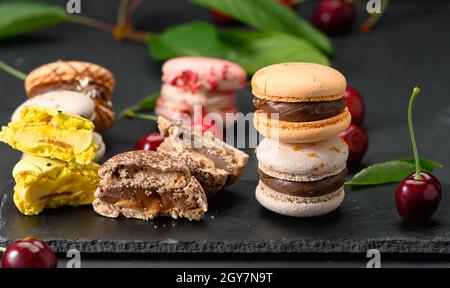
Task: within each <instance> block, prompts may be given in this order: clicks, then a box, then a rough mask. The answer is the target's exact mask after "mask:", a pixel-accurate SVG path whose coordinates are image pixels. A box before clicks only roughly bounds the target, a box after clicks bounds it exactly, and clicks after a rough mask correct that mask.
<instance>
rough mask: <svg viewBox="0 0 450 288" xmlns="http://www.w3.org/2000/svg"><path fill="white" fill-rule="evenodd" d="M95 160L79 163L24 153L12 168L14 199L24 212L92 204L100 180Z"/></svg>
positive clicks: (31, 213) (31, 212)
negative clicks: (88, 162)
mask: <svg viewBox="0 0 450 288" xmlns="http://www.w3.org/2000/svg"><path fill="white" fill-rule="evenodd" d="M99 168H100V166H99V165H98V164H95V163H92V164H89V165H79V164H76V163H73V162H70V163H67V162H64V161H60V160H55V159H48V158H43V157H37V156H32V155H25V156H24V157H23V158H22V159H21V160H20V161H19V162H18V163H17V164H16V165H15V166H14V169H13V177H14V180H15V182H16V185H15V186H14V203H15V204H16V207H17V208H18V209H19V211H20V212H21V213H23V214H25V215H37V214H39V213H41V212H42V210H44V208H57V207H59V206H63V205H69V206H78V205H85V204H91V203H92V201H93V200H94V192H95V189H97V186H98V183H99V177H98V174H97V172H98V169H99Z"/></svg>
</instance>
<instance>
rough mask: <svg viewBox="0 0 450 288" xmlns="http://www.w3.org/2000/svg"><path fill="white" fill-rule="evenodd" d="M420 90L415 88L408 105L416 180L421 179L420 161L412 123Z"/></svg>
mask: <svg viewBox="0 0 450 288" xmlns="http://www.w3.org/2000/svg"><path fill="white" fill-rule="evenodd" d="M419 93H420V88H419V87H414V89H413V92H412V94H411V98H410V99H409V105H408V128H409V135H410V136H411V145H412V148H413V152H414V159H415V162H416V177H415V179H416V180H420V179H421V175H420V159H419V152H417V145H416V139H415V137H414V128H413V123H412V108H413V104H414V99H416V96H417V95H419Z"/></svg>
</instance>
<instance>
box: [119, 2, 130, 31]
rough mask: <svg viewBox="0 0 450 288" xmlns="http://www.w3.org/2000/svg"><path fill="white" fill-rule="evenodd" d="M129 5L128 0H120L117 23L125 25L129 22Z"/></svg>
mask: <svg viewBox="0 0 450 288" xmlns="http://www.w3.org/2000/svg"><path fill="white" fill-rule="evenodd" d="M127 7H128V0H120V2H119V9H118V13H117V25H125V24H126V23H127Z"/></svg>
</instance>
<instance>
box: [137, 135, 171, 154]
mask: <svg viewBox="0 0 450 288" xmlns="http://www.w3.org/2000/svg"><path fill="white" fill-rule="evenodd" d="M163 141H164V137H163V136H162V135H161V134H159V133H156V132H153V133H150V134H148V135H145V136H142V137H141V138H139V140H138V141H137V142H136V145H135V146H134V150H152V151H156V149H157V148H158V147H159V145H161V143H162V142H163Z"/></svg>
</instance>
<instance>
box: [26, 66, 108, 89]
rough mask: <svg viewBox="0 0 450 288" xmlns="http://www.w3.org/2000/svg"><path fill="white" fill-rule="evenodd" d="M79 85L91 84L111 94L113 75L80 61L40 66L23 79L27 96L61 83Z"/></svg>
mask: <svg viewBox="0 0 450 288" xmlns="http://www.w3.org/2000/svg"><path fill="white" fill-rule="evenodd" d="M76 82H80V84H81V85H83V84H87V83H86V82H88V83H91V84H96V85H100V86H102V87H104V88H105V89H106V90H107V91H108V92H109V93H110V94H112V92H113V90H114V86H115V79H114V75H113V74H112V73H111V72H110V71H109V70H108V69H106V68H104V67H102V66H99V65H97V64H93V63H89V62H82V61H62V60H59V61H56V62H52V63H48V64H45V65H42V66H40V67H38V68H36V69H34V70H33V71H31V72H30V73H29V74H28V76H27V78H26V79H25V90H26V92H27V94H28V95H30V92H32V90H33V89H34V88H36V87H38V86H51V85H55V84H62V83H76Z"/></svg>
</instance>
